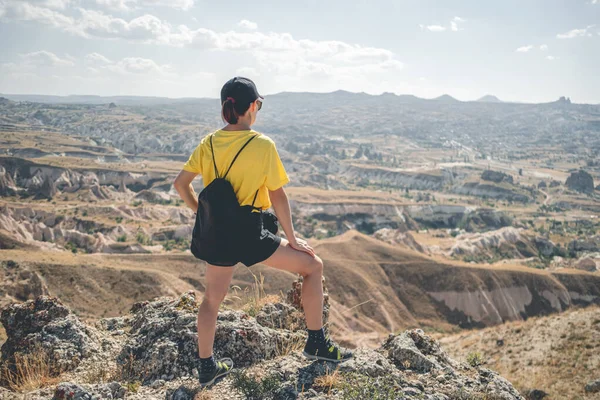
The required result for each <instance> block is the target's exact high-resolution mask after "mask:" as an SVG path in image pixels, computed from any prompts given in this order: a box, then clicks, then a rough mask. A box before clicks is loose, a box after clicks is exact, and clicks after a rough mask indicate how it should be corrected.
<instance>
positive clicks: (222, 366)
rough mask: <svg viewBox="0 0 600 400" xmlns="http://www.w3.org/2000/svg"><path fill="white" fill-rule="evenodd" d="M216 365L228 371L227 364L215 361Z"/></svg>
mask: <svg viewBox="0 0 600 400" xmlns="http://www.w3.org/2000/svg"><path fill="white" fill-rule="evenodd" d="M217 367H218V368H223V369H224V370H225V371H229V365H227V364H225V363H224V362H221V361H219V362H217Z"/></svg>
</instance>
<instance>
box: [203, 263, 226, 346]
mask: <svg viewBox="0 0 600 400" xmlns="http://www.w3.org/2000/svg"><path fill="white" fill-rule="evenodd" d="M233 270H234V267H217V266H214V265H210V264H209V265H207V267H206V276H205V281H206V283H205V285H206V291H205V293H204V299H203V300H202V304H200V309H199V310H198V354H199V355H200V358H208V357H210V356H211V355H212V353H213V344H214V342H215V330H216V328H217V315H218V314H219V306H220V305H221V302H222V301H223V299H224V298H225V296H226V295H227V291H228V290H229V284H230V283H231V277H232V276H233Z"/></svg>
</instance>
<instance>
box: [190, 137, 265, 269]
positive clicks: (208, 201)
mask: <svg viewBox="0 0 600 400" xmlns="http://www.w3.org/2000/svg"><path fill="white" fill-rule="evenodd" d="M256 136H258V135H254V136H252V137H251V138H250V139H248V141H247V142H246V143H245V144H244V145H243V146H242V148H241V149H240V151H238V152H237V154H236V155H235V157H234V158H233V161H232V162H231V164H230V165H229V168H228V169H227V172H225V175H223V176H222V177H221V176H219V171H218V170H217V163H216V161H215V152H214V149H213V141H212V139H213V135H211V136H210V150H211V153H212V158H213V165H214V168H215V176H216V178H215V179H214V180H213V181H212V182H211V183H210V184H209V185H208V186H206V187H205V188H204V189H203V190H202V191H201V192H200V194H199V195H198V211H197V212H196V222H195V224H194V229H193V231H192V243H191V245H190V250H191V251H192V254H193V255H194V256H195V257H196V258H199V259H201V260H204V261H206V262H208V263H210V264H213V265H221V266H232V265H235V264H236V263H237V262H238V261H239V257H238V251H237V250H238V248H239V246H238V243H239V241H238V237H239V232H240V225H243V223H244V220H245V219H247V216H248V215H249V211H250V212H251V211H252V209H254V208H255V207H254V202H255V201H256V196H257V195H258V190H257V191H256V194H255V195H254V201H252V206H250V207H248V206H244V207H242V206H240V204H239V202H238V200H237V197H236V195H235V191H234V190H233V186H232V185H231V183H230V182H229V181H228V180H227V179H226V178H227V174H229V171H230V170H231V167H232V166H233V164H234V163H235V161H236V160H237V158H238V156H239V155H240V153H241V152H242V150H244V149H245V148H246V146H248V144H249V143H250V142H251V141H252V140H253V139H254V138H255V137H256Z"/></svg>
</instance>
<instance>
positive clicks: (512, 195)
mask: <svg viewBox="0 0 600 400" xmlns="http://www.w3.org/2000/svg"><path fill="white" fill-rule="evenodd" d="M451 191H452V193H456V194H464V195H469V196H477V197H482V198H490V199H498V200H509V201H516V202H520V203H529V202H530V201H531V200H532V199H531V196H530V195H528V194H526V193H524V192H523V191H522V190H519V189H518V188H517V187H510V186H509V187H503V186H500V185H499V184H495V183H486V182H466V183H464V184H461V185H457V186H454V187H453V188H452V189H451Z"/></svg>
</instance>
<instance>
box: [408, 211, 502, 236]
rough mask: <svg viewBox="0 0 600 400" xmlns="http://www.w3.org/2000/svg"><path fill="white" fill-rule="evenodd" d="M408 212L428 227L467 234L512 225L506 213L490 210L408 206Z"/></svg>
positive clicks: (411, 216)
mask: <svg viewBox="0 0 600 400" xmlns="http://www.w3.org/2000/svg"><path fill="white" fill-rule="evenodd" d="M406 212H407V214H408V216H410V218H412V219H414V220H415V221H417V222H418V223H420V224H422V225H424V226H427V227H431V228H459V229H464V230H466V231H467V232H473V231H482V230H490V229H498V228H502V227H504V226H509V225H510V224H511V223H512V219H511V218H510V217H509V216H508V215H506V214H505V213H504V212H502V211H499V210H494V209H490V208H478V207H466V206H457V205H450V204H440V205H434V204H428V205H423V206H419V205H415V206H408V207H406Z"/></svg>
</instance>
